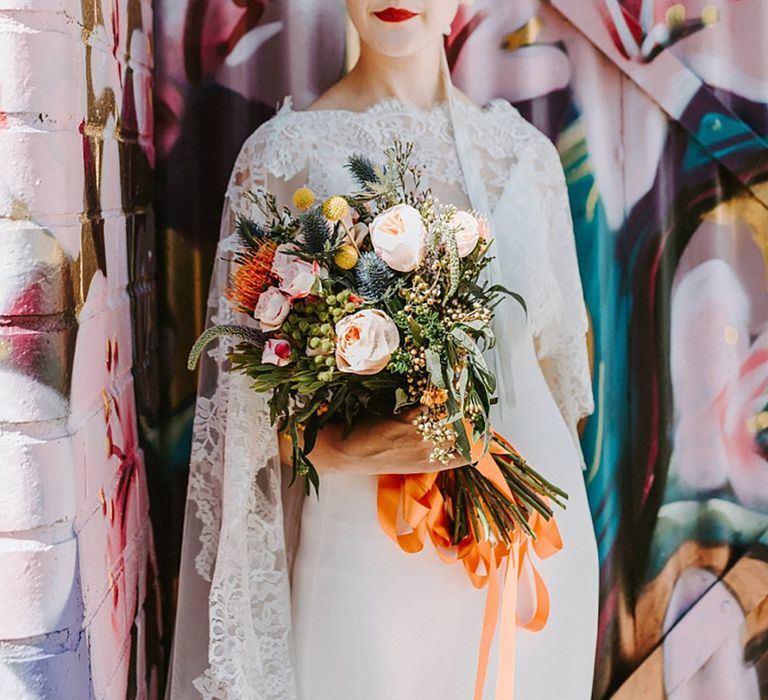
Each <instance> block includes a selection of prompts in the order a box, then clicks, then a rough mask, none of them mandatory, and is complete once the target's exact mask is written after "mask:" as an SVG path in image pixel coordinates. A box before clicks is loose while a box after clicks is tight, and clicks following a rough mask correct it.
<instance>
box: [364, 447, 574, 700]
mask: <svg viewBox="0 0 768 700" xmlns="http://www.w3.org/2000/svg"><path fill="white" fill-rule="evenodd" d="M494 437H495V438H497V439H498V440H500V441H501V442H503V443H504V445H505V446H506V447H507V448H508V449H510V450H513V449H514V448H513V447H512V446H511V445H510V444H509V443H508V442H507V441H506V440H505V439H504V438H502V437H501V436H500V435H498V434H497V433H494ZM478 446H480V447H482V445H481V444H480V443H476V444H475V446H474V448H473V455H474V454H476V453H477V452H476V450H477V449H478ZM494 451H495V452H497V453H502V452H503V450H502V449H501V448H500V447H499V446H497V445H495V444H494V443H491V447H490V448H489V451H488V452H487V453H486V454H485V455H483V456H482V457H480V459H479V460H478V461H477V465H476V468H477V469H478V470H479V471H480V473H481V474H482V475H483V476H485V477H486V478H487V479H488V480H489V481H491V482H492V483H493V484H494V485H495V486H496V488H498V489H499V491H501V492H502V493H503V494H504V495H505V496H507V498H509V499H510V500H512V499H513V496H512V492H511V490H510V488H509V485H508V484H507V482H506V480H505V479H504V475H503V474H502V473H501V470H500V469H499V466H498V465H497V464H496V460H495V459H494V458H493V453H494ZM438 475H439V472H433V473H428V474H406V475H402V474H387V475H383V476H380V477H379V485H378V494H377V508H378V516H379V522H380V523H381V526H382V527H383V528H384V531H385V532H386V533H387V535H389V537H390V538H391V539H392V540H394V541H395V542H396V543H397V544H398V545H399V546H400V548H401V549H403V551H405V552H408V553H415V552H420V551H421V550H422V549H423V548H424V543H425V541H426V539H427V536H429V539H431V540H432V544H433V545H434V547H435V549H436V550H437V553H438V555H439V556H440V558H441V559H442V560H443V561H444V562H445V563H447V564H455V563H456V562H459V561H460V562H462V563H463V564H464V568H465V569H466V571H467V574H468V576H469V578H470V579H471V581H472V583H473V585H474V586H475V587H476V588H483V587H484V586H486V585H487V586H488V595H487V598H486V603H485V614H484V619H483V630H482V634H481V638H480V652H479V658H478V665H477V675H476V679H475V695H474V700H482V696H483V688H484V685H485V678H486V675H487V672H488V659H489V655H490V650H491V643H492V641H493V637H494V634H495V632H496V622H497V619H498V615H499V607H501V622H500V625H499V660H500V661H499V668H498V674H497V678H496V700H511V699H512V696H513V692H514V678H515V675H514V674H515V664H514V658H515V629H516V627H518V626H520V627H523V628H524V629H527V630H530V631H533V632H535V631H538V630H540V629H542V628H543V627H544V625H545V624H546V622H547V618H548V617H549V592H548V591H547V587H546V585H545V584H544V581H543V579H542V578H541V575H540V574H539V572H538V571H537V570H536V567H535V566H534V565H533V561H531V560H530V551H529V550H530V548H531V547H532V548H533V551H534V552H535V553H536V555H537V556H538V557H539V558H540V559H546V558H547V557H549V556H551V555H552V554H554V553H555V552H557V551H559V550H560V549H562V546H563V543H562V539H561V537H560V532H559V530H558V528H557V525H556V524H555V521H554V518H551V519H549V520H546V519H545V518H544V517H543V516H542V515H540V514H539V513H538V512H536V511H533V512H532V513H531V516H530V518H529V519H528V524H529V526H530V528H531V530H532V531H533V532H534V534H535V535H536V538H535V539H533V538H531V537H530V536H529V535H527V534H526V533H524V532H522V531H521V530H520V528H517V529H516V531H515V532H514V533H513V537H512V541H511V543H510V544H506V543H505V542H498V543H496V544H492V543H491V542H488V541H482V542H477V541H475V540H474V539H473V538H472V537H466V538H464V540H462V541H461V542H460V543H459V544H458V545H454V544H452V542H451V533H450V529H449V527H450V522H449V518H448V515H447V513H446V507H445V501H444V499H443V495H442V493H441V491H440V489H439V487H438V484H437V478H438ZM398 525H400V527H398ZM404 527H407V529H406V530H405V531H404V532H403V531H402V530H403V528H404ZM398 530H401V531H398ZM526 557H528V558H529V564H530V567H531V571H532V574H533V579H534V585H535V591H536V609H535V610H534V613H533V616H532V617H531V619H530V620H529V621H527V622H525V623H523V624H521V623H520V621H519V620H518V619H517V585H518V581H519V578H520V576H521V574H522V570H523V564H524V563H525V558H526ZM500 572H501V575H502V580H501V581H500V580H499V578H500V576H499V573H500Z"/></svg>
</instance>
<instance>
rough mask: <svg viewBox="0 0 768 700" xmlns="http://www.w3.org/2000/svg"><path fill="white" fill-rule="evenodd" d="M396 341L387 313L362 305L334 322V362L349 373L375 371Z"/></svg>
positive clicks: (398, 338)
mask: <svg viewBox="0 0 768 700" xmlns="http://www.w3.org/2000/svg"><path fill="white" fill-rule="evenodd" d="M399 344H400V334H399V333H398V331H397V326H396V325H395V322H394V321H393V320H392V319H391V318H390V317H389V316H387V314H385V313H384V312H383V311H379V310H378V309H362V310H361V311H358V312H356V313H354V314H352V315H351V316H346V317H344V318H342V319H341V321H339V322H338V323H337V324H336V366H337V367H338V368H339V370H341V371H342V372H349V373H350V374H376V373H377V372H380V371H381V370H383V369H384V368H385V367H386V366H387V363H388V362H389V358H390V357H391V356H392V353H393V352H394V351H395V349H396V348H397V347H398V345H399Z"/></svg>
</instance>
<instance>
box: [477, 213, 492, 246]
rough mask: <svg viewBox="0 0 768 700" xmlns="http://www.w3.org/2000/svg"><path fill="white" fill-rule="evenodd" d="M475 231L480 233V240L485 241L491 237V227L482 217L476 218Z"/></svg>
mask: <svg viewBox="0 0 768 700" xmlns="http://www.w3.org/2000/svg"><path fill="white" fill-rule="evenodd" d="M477 227H478V228H477V230H478V232H479V233H480V240H482V241H487V240H489V239H490V237H491V226H490V224H489V223H488V219H487V218H486V217H484V216H478V217H477Z"/></svg>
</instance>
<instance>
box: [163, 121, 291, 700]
mask: <svg viewBox="0 0 768 700" xmlns="http://www.w3.org/2000/svg"><path fill="white" fill-rule="evenodd" d="M271 131H272V125H271V123H270V122H267V123H265V124H264V125H262V126H261V127H259V128H258V129H257V130H256V131H255V132H254V133H253V134H251V136H249V138H248V139H246V141H245V142H244V143H243V146H242V147H241V150H240V152H239V154H238V157H237V159H236V162H235V164H234V167H233V169H232V174H231V177H230V179H229V183H228V186H227V190H226V196H225V199H224V207H223V211H222V216H221V230H220V240H219V245H218V249H217V255H216V262H215V265H214V269H213V275H212V279H211V286H210V292H209V296H208V311H207V318H206V325H207V326H210V325H212V324H216V323H238V324H241V325H243V324H245V325H248V324H254V323H255V322H254V321H253V319H250V318H248V317H246V316H243V315H241V314H237V313H236V312H234V311H233V309H232V307H231V305H230V303H229V302H228V300H227V299H226V297H225V290H226V288H227V286H228V283H229V278H230V273H231V267H232V254H233V252H234V251H235V250H236V249H237V245H238V236H237V234H236V233H235V232H234V229H235V222H236V218H237V215H238V214H245V215H248V216H249V217H251V218H254V219H256V220H260V219H262V216H261V213H260V212H259V210H258V208H257V207H255V205H254V204H253V203H252V202H251V201H250V200H248V199H247V198H245V197H244V196H243V195H244V193H245V192H246V191H247V190H249V189H253V188H256V187H264V188H266V189H269V190H270V191H276V190H280V187H279V184H280V183H279V182H273V180H272V178H271V177H269V178H268V168H267V167H266V149H267V148H268V144H269V142H270V138H269V136H270V133H271ZM230 347H231V343H230V342H229V341H227V340H224V339H221V340H219V341H218V342H216V343H212V344H211V345H210V346H209V347H208V349H207V351H206V352H205V353H204V355H203V357H202V358H201V362H200V376H199V383H198V398H197V404H196V410H195V419H194V425H193V435H192V453H191V462H190V475H189V485H188V490H187V505H186V514H185V522H184V540H183V544H182V556H181V568H180V573H179V595H178V613H177V617H176V628H175V634H174V644H173V650H172V659H171V673H170V676H169V683H168V693H167V698H169V700H188V699H189V698H193V697H203V698H206V699H209V698H210V699H211V700H212V699H213V698H216V699H217V700H235V699H240V698H260V699H263V700H294V699H295V697H296V690H295V683H294V676H293V670H292V665H291V649H290V637H291V630H290V617H291V616H290V586H289V575H288V561H287V554H286V547H285V533H284V523H283V504H282V498H281V473H280V472H281V470H280V463H279V456H278V454H279V452H278V447H277V437H276V433H275V430H274V428H273V427H272V425H271V423H270V419H269V410H268V404H267V400H268V397H267V396H266V395H264V394H258V393H256V392H254V391H252V390H251V389H250V386H249V385H250V381H249V380H248V378H247V377H245V376H244V375H241V374H236V373H230V372H228V371H227V370H228V367H227V352H228V350H229V349H230ZM195 691H197V692H195Z"/></svg>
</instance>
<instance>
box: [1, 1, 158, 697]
mask: <svg viewBox="0 0 768 700" xmlns="http://www.w3.org/2000/svg"><path fill="white" fill-rule="evenodd" d="M151 67H152V6H151V4H150V3H149V2H139V1H138V0H120V1H119V2H103V3H102V2H92V1H89V2H85V1H84V2H82V3H80V2H77V1H76V0H56V1H54V2H33V1H31V0H30V1H26V0H0V246H2V250H0V398H1V399H2V400H1V401H0V484H2V486H1V487H0V590H1V591H2V595H0V697H3V698H13V699H14V700H28V699H35V700H37V699H43V698H45V699H48V698H56V699H61V698H77V699H78V700H81V699H87V698H110V699H111V698H115V699H122V698H126V697H133V698H154V697H158V692H159V688H160V683H161V681H162V678H161V673H162V671H161V664H160V661H161V660H160V656H159V652H160V644H159V640H160V631H161V630H160V627H159V624H158V623H159V614H158V605H159V598H158V587H157V583H156V581H157V578H156V571H155V568H156V567H155V561H154V554H153V544H152V532H151V528H150V525H149V523H150V520H149V517H148V511H149V504H148V492H147V480H146V473H145V461H146V460H145V452H144V450H142V448H141V447H140V446H139V445H140V443H139V439H140V437H141V439H142V440H143V442H144V444H145V445H151V440H152V435H153V433H152V431H153V428H154V425H153V421H154V420H155V419H154V414H153V411H154V410H155V409H154V406H155V404H156V401H155V399H154V397H153V395H152V391H153V389H152V388H153V387H155V386H156V379H155V378H153V376H152V374H153V372H154V364H155V362H154V359H153V358H154V357H155V355H156V345H155V334H154V331H153V330H152V328H153V325H154V277H155V274H154V224H153V214H152V202H151V180H152V170H153V165H154V149H153V143H152V131H153V128H152V127H153V117H152V104H151V89H150V88H151Z"/></svg>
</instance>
